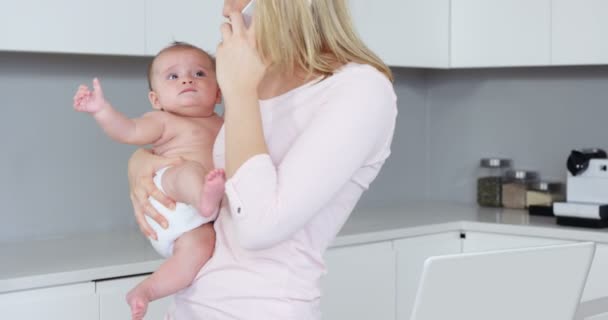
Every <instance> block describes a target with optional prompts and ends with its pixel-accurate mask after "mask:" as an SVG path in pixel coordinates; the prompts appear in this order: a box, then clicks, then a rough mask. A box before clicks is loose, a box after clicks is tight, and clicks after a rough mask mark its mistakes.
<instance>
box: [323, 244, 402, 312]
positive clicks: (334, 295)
mask: <svg viewBox="0 0 608 320" xmlns="http://www.w3.org/2000/svg"><path fill="white" fill-rule="evenodd" d="M325 261H326V264H327V270H328V273H327V275H325V277H323V279H322V281H321V288H322V291H321V292H322V294H323V296H322V297H321V312H322V316H323V319H349V320H368V319H395V254H394V251H393V247H392V243H391V242H390V241H386V242H379V243H373V244H363V245H357V246H352V247H340V248H332V249H330V250H328V251H327V252H326V254H325Z"/></svg>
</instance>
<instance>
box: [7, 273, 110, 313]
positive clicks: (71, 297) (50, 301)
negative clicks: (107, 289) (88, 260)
mask: <svg viewBox="0 0 608 320" xmlns="http://www.w3.org/2000/svg"><path fill="white" fill-rule="evenodd" d="M98 307H99V306H98V302H97V296H95V284H94V283H93V282H87V283H80V284H73V285H66V286H57V287H50V288H44V289H34V290H25V291H19V292H14V293H4V294H0V312H1V315H2V316H1V317H2V319H19V320H39V319H45V320H82V319H97V317H98V313H99V309H98Z"/></svg>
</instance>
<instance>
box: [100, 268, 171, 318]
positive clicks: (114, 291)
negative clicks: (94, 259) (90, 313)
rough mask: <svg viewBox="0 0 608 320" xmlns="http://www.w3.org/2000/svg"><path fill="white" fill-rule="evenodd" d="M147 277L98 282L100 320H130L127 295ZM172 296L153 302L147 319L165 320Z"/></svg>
mask: <svg viewBox="0 0 608 320" xmlns="http://www.w3.org/2000/svg"><path fill="white" fill-rule="evenodd" d="M146 277H147V276H136V277H128V278H121V279H115V280H105V281H98V282H97V295H98V296H99V320H130V319H131V309H130V308H129V305H128V304H127V301H126V299H125V298H126V296H127V293H128V292H129V291H130V290H131V289H132V288H133V287H135V286H136V285H137V284H138V283H139V282H141V281H142V280H144V279H145V278H146ZM172 299H173V298H172V296H169V297H165V298H162V299H160V300H156V301H153V302H152V303H150V304H149V305H148V311H147V312H146V317H145V318H146V319H164V316H165V313H166V312H167V309H168V308H169V305H170V304H171V301H173V300H172Z"/></svg>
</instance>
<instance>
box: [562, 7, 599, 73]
mask: <svg viewBox="0 0 608 320" xmlns="http://www.w3.org/2000/svg"><path fill="white" fill-rule="evenodd" d="M552 12H553V17H552V21H551V26H552V31H553V34H552V41H551V44H552V64H554V65H577V64H606V63H608V41H607V39H608V1H606V0H553V8H552Z"/></svg>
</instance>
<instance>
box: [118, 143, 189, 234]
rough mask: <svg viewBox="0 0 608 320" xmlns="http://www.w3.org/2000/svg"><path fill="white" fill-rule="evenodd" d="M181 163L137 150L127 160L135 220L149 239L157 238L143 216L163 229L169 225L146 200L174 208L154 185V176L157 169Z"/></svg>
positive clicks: (171, 202) (171, 201)
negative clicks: (150, 198) (152, 199)
mask: <svg viewBox="0 0 608 320" xmlns="http://www.w3.org/2000/svg"><path fill="white" fill-rule="evenodd" d="M182 161H183V160H182V159H174V158H165V157H160V156H157V155H154V154H152V152H150V151H148V150H146V149H138V150H137V151H135V153H133V155H132V156H131V158H130V159H129V169H128V171H129V188H130V189H131V194H130V196H131V202H132V203H133V210H134V211H135V219H136V220H137V224H138V225H139V229H140V230H141V232H142V233H143V234H144V235H146V236H147V237H149V238H153V239H155V240H156V239H157V236H156V232H154V230H153V229H152V228H151V227H150V225H149V224H148V222H147V221H146V219H145V215H147V216H149V217H150V218H152V219H153V220H154V221H156V222H157V223H158V224H159V225H161V226H162V227H163V228H167V227H168V226H169V225H168V223H167V219H165V217H163V216H162V215H161V214H160V213H158V211H156V209H154V207H153V206H152V204H151V203H150V201H149V200H148V198H149V197H150V196H152V197H153V198H154V199H156V200H157V201H158V202H160V203H161V204H162V205H164V206H165V207H167V208H170V209H174V208H175V201H174V200H172V199H171V198H169V197H167V196H166V195H165V194H164V193H163V192H161V191H160V190H159V189H158V188H157V187H156V185H155V184H154V180H153V178H154V175H155V174H156V171H158V170H159V169H161V168H163V167H168V166H174V165H178V164H180V163H181V162H182Z"/></svg>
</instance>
